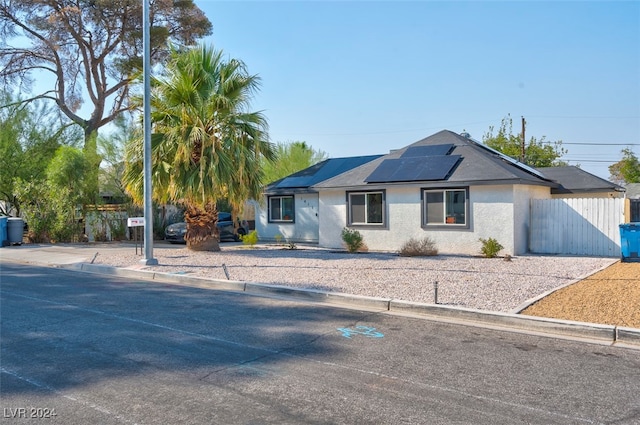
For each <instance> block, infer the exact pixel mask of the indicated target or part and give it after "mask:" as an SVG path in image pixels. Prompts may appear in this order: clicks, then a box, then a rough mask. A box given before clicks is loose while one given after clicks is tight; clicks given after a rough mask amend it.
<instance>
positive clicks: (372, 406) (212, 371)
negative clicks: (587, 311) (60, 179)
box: [0, 262, 640, 425]
mask: <svg viewBox="0 0 640 425" xmlns="http://www.w3.org/2000/svg"><path fill="white" fill-rule="evenodd" d="M0 319H1V334H0V350H1V352H0V354H1V357H0V401H1V403H0V404H1V406H0V407H1V409H0V410H1V414H2V416H1V417H0V421H1V422H2V423H12V424H13V423H43V424H46V423H60V424H63V423H64V424H88V423H92V424H367V423H368V424H545V425H546V424H600V423H616V424H640V352H638V351H637V350H631V349H625V348H622V347H611V346H603V345H596V344H589V343H584V342H575V341H567V340H558V339H553V338H546V337H542V336H534V335H527V334H520V333H513V332H503V331H497V330H490V329H483V328H478V327H468V326H461V325H455V324H448V323H444V322H436V321H429V320H426V319H419V318H411V317H402V316H396V315H390V314H385V313H383V312H371V311H358V310H353V309H342V308H337V307H331V306H327V305H320V304H310V303H304V302H297V301H291V300H279V299H274V298H265V297H258V296H252V295H248V294H243V293H232V292H223V291H214V290H207V289H199V288H190V287H184V286H175V285H170V284H163V283H158V282H148V281H138V280H134V279H122V278H115V277H108V276H101V275H93V274H87V273H80V272H73V271H69V270H61V269H55V268H46V267H37V266H32V265H18V264H13V263H9V262H0ZM35 419H38V420H37V421H35Z"/></svg>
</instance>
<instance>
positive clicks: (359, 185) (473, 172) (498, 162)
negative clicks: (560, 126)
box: [314, 130, 557, 189]
mask: <svg viewBox="0 0 640 425" xmlns="http://www.w3.org/2000/svg"><path fill="white" fill-rule="evenodd" d="M441 145H452V146H453V149H451V150H450V151H449V152H448V154H449V155H452V156H459V157H460V160H459V161H458V162H457V164H456V165H455V166H454V167H453V168H452V169H451V170H450V171H449V173H448V174H447V175H446V176H444V178H441V179H439V180H413V181H406V180H404V181H401V182H400V181H399V182H379V181H376V182H372V183H367V178H368V177H369V176H370V175H371V174H372V173H373V172H374V171H375V170H376V169H377V168H378V166H380V164H382V162H383V161H385V160H394V159H400V158H401V157H402V155H403V154H404V153H405V152H406V151H408V150H411V151H412V153H411V154H410V155H409V156H411V157H412V158H415V157H416V155H419V152H421V151H422V152H423V153H424V154H425V157H426V156H429V154H430V153H433V152H435V153H441V152H440V148H437V147H436V146H441ZM427 146H433V147H434V148H432V149H429V148H426V147H427ZM398 184H402V185H407V184H419V185H420V186H438V187H442V186H460V185H470V184H474V185H482V184H531V185H542V186H549V187H556V186H557V184H556V183H555V182H553V181H552V180H550V179H548V178H546V177H545V176H544V175H542V174H541V173H539V172H538V171H537V170H535V169H532V168H530V167H527V166H526V165H524V164H520V163H518V162H517V161H514V160H513V159H511V158H508V157H506V156H505V155H503V154H500V153H499V152H497V151H494V150H492V149H490V148H488V147H486V146H484V145H482V144H481V143H479V142H476V141H474V140H472V139H470V138H467V137H464V136H461V135H459V134H456V133H454V132H452V131H449V130H443V131H440V132H438V133H436V134H433V135H431V136H429V137H426V138H424V139H422V140H419V141H417V142H415V143H413V144H411V145H409V146H406V147H404V148H402V149H398V150H395V151H392V152H391V153H389V154H387V155H384V156H381V157H379V158H377V159H374V160H372V161H370V162H367V163H366V164H363V165H361V166H359V167H356V168H353V169H352V170H350V171H347V172H345V173H342V174H339V175H336V176H335V177H332V178H330V179H327V180H324V181H321V182H318V183H316V184H315V185H314V187H315V188H317V189H321V188H322V189H328V188H345V189H364V188H368V187H372V188H373V187H376V188H378V187H381V186H389V185H398Z"/></svg>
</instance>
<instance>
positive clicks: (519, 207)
mask: <svg viewBox="0 0 640 425" xmlns="http://www.w3.org/2000/svg"><path fill="white" fill-rule="evenodd" d="M550 198H551V194H550V190H549V188H547V187H544V186H525V185H514V186H513V210H514V217H515V220H514V221H513V224H514V230H513V234H514V242H513V243H514V251H513V255H521V254H526V253H527V252H529V229H530V226H531V199H550Z"/></svg>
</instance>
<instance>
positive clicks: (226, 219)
mask: <svg viewBox="0 0 640 425" xmlns="http://www.w3.org/2000/svg"><path fill="white" fill-rule="evenodd" d="M216 225H217V226H218V230H219V231H220V242H223V241H239V240H240V236H243V235H246V234H247V232H248V230H249V229H248V228H247V226H246V225H242V224H241V223H240V224H239V225H238V230H237V231H236V230H235V229H234V227H233V220H232V219H231V213H228V212H219V213H218V223H217V224H216ZM185 233H187V223H185V222H180V223H174V224H170V225H168V226H167V228H166V229H165V230H164V239H165V240H166V241H167V242H170V243H185V242H186V241H185V240H184V235H185Z"/></svg>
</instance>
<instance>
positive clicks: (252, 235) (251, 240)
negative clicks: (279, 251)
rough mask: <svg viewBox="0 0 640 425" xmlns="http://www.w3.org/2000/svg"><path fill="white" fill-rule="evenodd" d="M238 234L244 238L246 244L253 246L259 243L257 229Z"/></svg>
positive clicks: (243, 241)
mask: <svg viewBox="0 0 640 425" xmlns="http://www.w3.org/2000/svg"><path fill="white" fill-rule="evenodd" d="M238 236H239V237H240V239H241V240H242V243H243V244H245V245H249V246H251V247H253V246H254V245H255V244H257V243H258V232H257V231H256V230H252V231H251V232H249V233H247V234H246V235H238Z"/></svg>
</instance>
